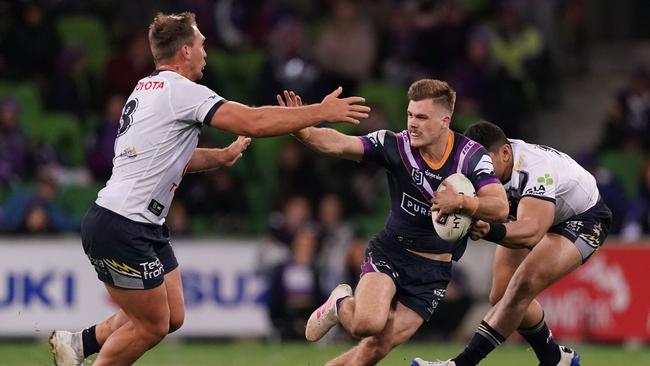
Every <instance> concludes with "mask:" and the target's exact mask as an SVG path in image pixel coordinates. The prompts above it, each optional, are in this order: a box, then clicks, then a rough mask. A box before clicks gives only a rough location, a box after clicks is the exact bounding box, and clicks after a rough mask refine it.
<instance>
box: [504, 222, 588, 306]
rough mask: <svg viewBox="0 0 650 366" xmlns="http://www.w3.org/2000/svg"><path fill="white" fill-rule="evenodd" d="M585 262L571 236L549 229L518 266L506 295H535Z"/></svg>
mask: <svg viewBox="0 0 650 366" xmlns="http://www.w3.org/2000/svg"><path fill="white" fill-rule="evenodd" d="M581 264H582V255H581V254H580V251H579V250H578V248H577V247H576V246H575V245H574V244H573V243H572V242H571V241H569V239H567V238H565V237H564V236H562V235H558V234H553V233H548V234H546V235H545V236H544V238H543V239H542V240H541V241H540V242H539V243H538V244H537V245H536V246H535V247H534V248H533V250H532V251H531V252H530V253H529V254H528V256H527V257H526V259H524V261H523V262H522V263H521V265H520V266H519V268H517V271H515V274H514V275H513V277H512V279H511V280H510V283H509V285H508V289H507V290H506V295H505V296H508V295H510V296H514V295H516V297H522V296H523V297H530V298H534V297H535V296H537V294H539V293H540V292H541V291H542V290H544V289H545V288H547V287H549V286H550V285H552V284H553V283H555V282H556V281H558V280H559V279H561V278H562V277H564V276H566V275H567V274H568V273H570V272H572V271H573V270H575V269H576V268H578V267H579V266H580V265H581ZM509 293H510V294H509Z"/></svg>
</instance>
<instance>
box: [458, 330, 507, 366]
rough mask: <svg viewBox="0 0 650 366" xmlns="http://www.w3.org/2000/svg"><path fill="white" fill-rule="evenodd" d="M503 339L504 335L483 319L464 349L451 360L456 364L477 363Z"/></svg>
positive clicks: (464, 365) (463, 365)
mask: <svg viewBox="0 0 650 366" xmlns="http://www.w3.org/2000/svg"><path fill="white" fill-rule="evenodd" d="M505 340H506V339H505V337H504V336H502V335H501V334H499V332H497V331H496V330H494V329H492V327H491V326H490V325H489V324H488V323H487V322H486V321H485V320H484V321H482V322H481V325H479V327H478V329H477V330H476V333H474V336H473V337H472V340H471V341H469V344H468V345H467V347H465V350H464V351H463V352H461V354H459V355H458V356H456V358H454V359H453V361H454V362H456V366H475V365H478V363H479V362H481V360H482V359H484V358H485V357H486V356H487V355H488V354H489V353H490V352H492V350H493V349H495V348H496V347H497V346H498V345H500V344H501V343H503V342H504V341H505Z"/></svg>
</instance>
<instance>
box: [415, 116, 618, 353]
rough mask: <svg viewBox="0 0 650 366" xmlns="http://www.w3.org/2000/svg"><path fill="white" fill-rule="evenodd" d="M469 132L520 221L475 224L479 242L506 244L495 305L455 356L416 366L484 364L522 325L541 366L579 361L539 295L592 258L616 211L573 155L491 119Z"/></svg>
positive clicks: (499, 253) (496, 268)
mask: <svg viewBox="0 0 650 366" xmlns="http://www.w3.org/2000/svg"><path fill="white" fill-rule="evenodd" d="M465 135H466V136H467V137H469V138H471V139H473V140H475V141H477V142H479V143H480V144H482V145H483V146H485V147H486V148H487V149H488V151H489V154H490V157H491V158H492V161H493V162H494V171H495V173H496V176H497V177H498V178H499V179H500V180H501V181H502V182H503V184H504V185H505V188H506V192H507V193H508V199H509V201H510V208H511V213H510V214H511V217H512V218H514V219H515V220H516V221H512V222H509V223H506V224H502V223H488V222H485V221H484V220H478V221H476V223H475V224H474V226H473V228H472V229H471V232H470V236H471V238H472V239H480V238H483V239H485V240H488V241H492V242H494V243H497V244H499V246H497V248H496V255H495V258H494V264H493V280H492V291H491V293H490V302H491V303H492V304H493V307H492V309H490V311H489V312H488V314H487V315H486V316H485V318H484V319H483V322H482V323H481V325H480V326H479V328H478V330H477V331H476V333H475V334H474V336H473V338H472V339H471V341H470V343H469V345H468V346H467V347H466V348H465V350H464V351H463V352H462V353H460V354H459V355H458V356H456V357H455V358H453V359H451V360H448V361H435V362H428V361H424V360H421V359H419V358H416V359H414V360H413V362H412V365H414V366H424V365H428V366H473V365H477V364H478V363H479V362H480V361H481V360H482V359H483V358H485V357H486V356H487V355H488V354H489V353H490V352H491V351H492V350H494V349H495V348H496V347H497V346H498V345H499V344H501V343H503V341H505V339H506V338H507V337H509V336H510V335H511V334H512V333H513V332H514V331H515V330H518V331H519V333H520V334H521V335H522V336H523V337H524V338H525V339H526V341H528V343H530V345H531V346H532V348H533V350H534V351H535V354H536V355H537V358H538V359H539V362H540V365H541V366H555V365H558V366H578V365H580V357H579V355H578V353H577V352H575V351H574V350H572V349H570V348H568V347H564V346H560V345H558V344H557V343H556V342H555V340H554V339H553V336H552V333H551V331H550V330H549V328H548V326H547V325H546V323H545V322H544V311H543V309H542V307H541V305H540V304H539V302H537V301H536V300H535V297H536V296H537V295H538V294H539V293H540V292H542V291H543V290H544V289H545V288H547V287H549V286H550V285H552V284H553V283H555V282H557V281H558V280H559V279H561V278H562V277H564V276H566V275H567V274H568V273H570V272H571V271H573V270H575V269H576V268H578V267H579V266H580V265H582V264H583V263H585V262H586V261H587V260H588V259H589V258H590V257H591V256H592V255H593V254H594V253H595V252H596V251H597V250H598V248H600V246H601V245H602V244H603V242H604V241H605V239H606V238H607V233H608V231H609V227H610V224H611V221H612V213H611V211H610V210H609V208H608V207H607V206H606V205H605V203H603V201H602V200H601V198H600V194H599V192H598V188H597V187H596V180H595V179H594V177H593V176H592V175H591V174H589V172H587V171H586V170H585V169H584V168H582V167H581V166H580V165H579V164H578V163H576V162H575V161H574V160H573V159H572V158H571V157H569V156H568V155H566V154H564V153H562V152H559V151H557V150H555V149H553V148H550V147H547V146H543V145H533V144H527V143H526V142H524V141H522V140H513V139H510V140H509V139H507V138H506V136H505V134H504V133H503V131H502V130H501V129H500V128H499V127H498V126H496V125H494V124H492V123H490V122H485V121H482V122H477V123H475V124H473V125H472V126H470V127H469V128H468V129H467V131H466V132H465Z"/></svg>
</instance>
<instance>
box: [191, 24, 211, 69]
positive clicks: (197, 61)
mask: <svg viewBox="0 0 650 366" xmlns="http://www.w3.org/2000/svg"><path fill="white" fill-rule="evenodd" d="M204 42H205V37H204V36H203V34H201V31H199V28H197V27H196V26H195V27H194V41H193V42H192V47H189V50H188V55H189V56H188V71H189V74H190V77H189V79H190V80H193V81H194V80H199V79H201V78H202V77H203V68H205V65H206V62H205V58H206V56H207V53H205V48H204V47H203V44H204Z"/></svg>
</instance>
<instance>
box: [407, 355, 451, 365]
mask: <svg viewBox="0 0 650 366" xmlns="http://www.w3.org/2000/svg"><path fill="white" fill-rule="evenodd" d="M411 366H456V362H454V361H452V360H447V361H425V360H423V359H421V358H420V357H416V358H414V359H413V361H411Z"/></svg>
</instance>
